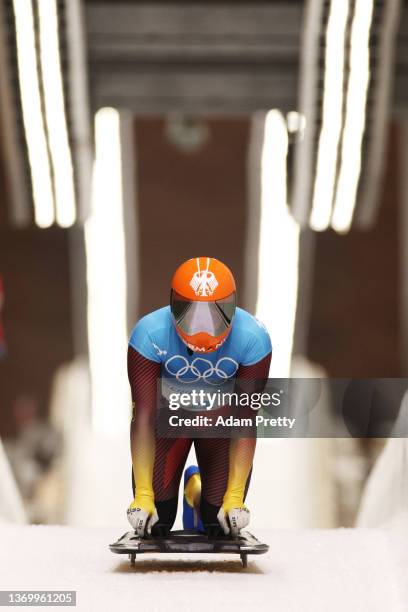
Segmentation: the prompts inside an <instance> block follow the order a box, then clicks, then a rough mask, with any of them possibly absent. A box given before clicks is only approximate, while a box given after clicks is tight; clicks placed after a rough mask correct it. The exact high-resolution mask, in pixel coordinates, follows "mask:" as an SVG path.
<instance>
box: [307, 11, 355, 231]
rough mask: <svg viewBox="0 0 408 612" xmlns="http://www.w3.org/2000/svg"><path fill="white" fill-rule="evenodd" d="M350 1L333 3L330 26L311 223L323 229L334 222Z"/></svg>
mask: <svg viewBox="0 0 408 612" xmlns="http://www.w3.org/2000/svg"><path fill="white" fill-rule="evenodd" d="M348 10H349V3H348V1H345V0H341V1H340V2H338V1H332V2H331V4H330V13H329V19H328V22H327V30H326V51H325V67H324V90H323V117H322V128H321V132H320V138H319V148H318V154H317V166H316V178H315V184H314V192H313V202H312V210H311V215H310V226H311V227H312V229H314V230H317V231H322V230H325V229H327V227H328V225H329V223H330V217H331V213H332V204H333V192H334V186H335V179H336V174H337V157H338V147H339V141H340V135H341V127H342V117H343V75H344V55H345V52H344V50H345V34H346V26H347V17H348Z"/></svg>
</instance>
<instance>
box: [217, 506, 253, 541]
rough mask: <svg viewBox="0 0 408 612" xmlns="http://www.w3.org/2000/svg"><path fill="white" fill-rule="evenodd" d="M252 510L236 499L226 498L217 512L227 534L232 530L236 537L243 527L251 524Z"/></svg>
mask: <svg viewBox="0 0 408 612" xmlns="http://www.w3.org/2000/svg"><path fill="white" fill-rule="evenodd" d="M250 516H251V515H250V512H249V510H248V508H247V507H246V506H245V504H243V503H237V501H236V500H230V501H228V499H227V500H226V499H225V497H224V502H223V504H222V506H221V508H220V510H219V512H218V514H217V519H218V522H219V524H220V525H221V527H222V529H223V531H224V533H225V534H226V535H228V534H229V532H230V531H231V535H233V536H234V537H235V536H237V535H238V534H239V532H240V531H241V529H243V528H244V527H246V526H247V525H248V524H249V519H250Z"/></svg>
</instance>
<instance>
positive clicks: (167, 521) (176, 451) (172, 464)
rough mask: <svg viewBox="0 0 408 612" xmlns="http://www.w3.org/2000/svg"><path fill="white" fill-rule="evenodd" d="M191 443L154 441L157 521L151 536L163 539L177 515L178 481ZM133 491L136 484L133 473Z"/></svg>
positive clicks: (178, 439)
mask: <svg viewBox="0 0 408 612" xmlns="http://www.w3.org/2000/svg"><path fill="white" fill-rule="evenodd" d="M191 444H192V440H190V439H188V438H156V440H155V457H154V467H153V491H154V500H155V506H156V509H157V514H158V515H159V521H158V522H157V523H156V524H155V525H154V526H153V528H152V534H153V535H166V533H168V532H169V531H170V529H171V528H172V526H173V524H174V521H175V519H176V514H177V502H178V493H179V486H180V480H181V477H182V474H183V468H184V464H185V462H186V460H187V456H188V453H189V451H190V447H191ZM132 488H133V496H134V495H135V481H134V476H133V470H132Z"/></svg>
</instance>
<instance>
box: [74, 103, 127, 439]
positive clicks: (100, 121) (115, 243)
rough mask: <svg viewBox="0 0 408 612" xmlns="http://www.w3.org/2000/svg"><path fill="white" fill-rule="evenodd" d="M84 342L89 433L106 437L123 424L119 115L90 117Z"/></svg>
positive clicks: (124, 382)
mask: <svg viewBox="0 0 408 612" xmlns="http://www.w3.org/2000/svg"><path fill="white" fill-rule="evenodd" d="M85 246H86V261H87V285H88V340H89V361H90V371H91V389H92V424H93V429H94V431H95V432H98V433H99V434H105V435H112V434H117V433H120V432H123V430H124V428H126V427H128V425H129V414H130V394H129V384H128V380H127V367H126V355H127V341H128V337H127V336H128V335H127V282H126V259H125V231H124V211H123V191H122V155H121V139H120V114H119V112H118V111H117V110H115V109H113V108H103V109H101V110H99V111H98V112H97V114H96V117H95V163H94V171H93V188H92V210H91V214H90V216H89V218H88V220H87V222H86V223H85Z"/></svg>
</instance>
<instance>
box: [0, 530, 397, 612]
mask: <svg viewBox="0 0 408 612" xmlns="http://www.w3.org/2000/svg"><path fill="white" fill-rule="evenodd" d="M405 521H406V518H404V519H403V523H402V524H399V525H397V527H393V528H388V529H376V530H374V529H358V530H357V529H356V530H351V529H347V530H346V529H339V530H331V531H322V530H310V531H289V530H288V531H269V532H265V531H264V532H257V534H256V535H257V536H258V537H260V539H263V540H265V541H266V542H268V543H269V545H270V551H269V553H267V554H266V555H263V556H260V557H250V558H249V565H248V568H247V569H246V570H243V569H242V568H241V564H240V561H239V558H238V557H237V558H236V559H235V557H231V556H228V557H227V556H224V557H221V556H211V555H203V556H198V555H190V556H186V555H184V556H183V555H166V556H145V557H143V558H139V559H138V560H137V561H136V566H135V567H134V568H132V567H131V566H130V564H129V563H128V561H127V557H125V556H124V557H120V556H118V555H114V554H112V553H111V552H110V551H109V550H108V544H109V543H110V542H113V541H115V540H116V539H117V538H118V537H119V535H121V533H123V532H125V531H127V526H126V525H123V526H122V527H119V528H97V529H85V528H84V529H78V528H70V527H45V526H17V525H12V524H5V523H2V524H1V525H0V541H1V547H0V589H2V590H13V589H16V590H17V589H24V590H29V589H33V590H34V589H35V590H42V589H45V590H57V589H61V590H62V589H66V590H76V591H77V609H78V610H86V611H93V610H94V611H95V612H102V611H105V610H106V611H111V610H120V611H122V610H139V611H143V612H144V611H145V610H160V611H162V610H164V611H165V610H175V611H177V612H181V611H184V610H186V611H187V610H189V611H190V610H191V611H194V612H195V611H197V610H206V611H209V610H210V611H214V610H216V609H223V610H234V612H236V611H237V610H242V611H249V610H257V612H259V610H277V611H282V612H289V611H296V612H299V611H302V610H306V611H310V612H319V611H322V612H323V611H324V612H327V611H328V610H330V611H331V612H334V611H339V612H346V611H352V612H357V611H360V610H361V611H362V612H367V611H368V610H369V611H370V612H375V611H378V612H384V611H385V610H386V611H387V612H397V611H402V610H408V541H407V532H406V527H405ZM46 609H48V610H51V609H54V608H51V607H48V608H46ZM58 609H61V608H58Z"/></svg>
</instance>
